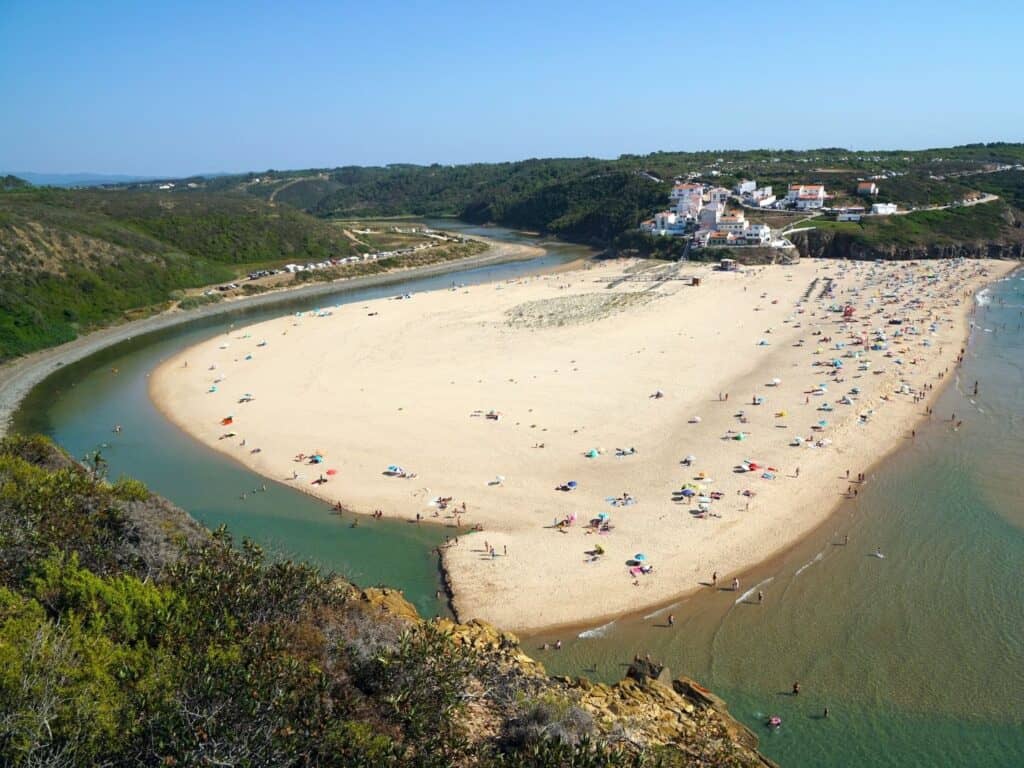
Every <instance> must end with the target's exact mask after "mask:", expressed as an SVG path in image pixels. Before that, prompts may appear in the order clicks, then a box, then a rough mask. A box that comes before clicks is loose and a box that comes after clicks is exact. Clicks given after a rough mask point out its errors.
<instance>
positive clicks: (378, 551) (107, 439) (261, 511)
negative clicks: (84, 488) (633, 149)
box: [13, 221, 590, 616]
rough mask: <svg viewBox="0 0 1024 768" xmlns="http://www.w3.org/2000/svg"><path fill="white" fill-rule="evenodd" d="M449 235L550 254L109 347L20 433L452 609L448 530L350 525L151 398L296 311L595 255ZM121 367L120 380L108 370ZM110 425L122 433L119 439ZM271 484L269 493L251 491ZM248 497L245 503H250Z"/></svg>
mask: <svg viewBox="0 0 1024 768" xmlns="http://www.w3.org/2000/svg"><path fill="white" fill-rule="evenodd" d="M430 223H432V224H434V225H435V226H439V227H440V226H443V227H444V228H446V229H449V230H452V229H458V230H460V231H464V232H466V233H468V234H477V235H484V236H487V237H490V238H493V239H497V240H503V241H508V242H524V243H529V244H533V245H541V246H542V247H544V249H545V255H544V256H542V257H540V258H537V259H533V260H531V261H528V262H513V263H508V264H498V265H493V266H487V267H480V268H476V269H469V270H462V271H459V272H452V273H448V274H446V275H439V276H436V277H430V278H423V279H418V280H405V281H402V283H401V287H399V286H398V285H390V286H379V287H375V288H368V289H362V290H356V291H339V293H338V294H336V295H329V296H318V297H316V298H308V299H296V300H292V301H288V302H284V303H281V304H276V305H274V306H273V307H264V308H258V309H240V310H238V311H235V312H231V313H228V314H224V315H219V316H216V317H211V318H206V319H203V320H200V321H197V322H195V323H192V324H189V325H184V326H178V327H176V328H170V329H167V330H165V331H159V332H156V333H153V334H148V335H146V336H140V337H138V338H135V339H132V340H130V341H127V342H125V343H123V344H119V345H117V346H114V347H111V348H110V349H107V350H105V351H103V352H100V353H98V354H96V355H93V356H92V357H89V358H88V359H86V360H82V361H80V362H79V363H76V364H73V365H69V366H66V367H65V368H62V369H60V370H59V371H58V372H56V373H54V374H53V375H52V376H51V377H49V378H48V379H47V380H46V381H45V382H43V383H42V384H40V385H39V386H38V387H36V388H35V389H34V390H33V391H32V392H31V393H30V394H29V397H28V398H26V400H25V402H24V403H23V404H22V407H21V408H20V410H19V411H18V412H17V413H16V414H15V415H14V422H13V423H14V427H15V429H17V430H19V431H22V432H39V433H43V434H46V435H49V436H50V437H52V438H53V439H54V440H56V441H57V442H58V443H59V444H60V445H62V446H64V448H65V449H67V450H68V451H69V452H70V453H71V454H72V455H74V456H77V457H83V456H85V455H86V454H87V453H89V452H91V451H94V450H96V449H100V450H101V451H102V453H103V456H104V457H105V458H106V459H108V461H109V463H110V476H111V477H112V478H116V477H118V476H119V475H122V474H123V475H129V476H132V477H137V478H139V479H141V480H143V481H145V482H146V483H147V484H148V485H149V487H150V488H151V489H152V490H154V491H155V492H157V493H159V494H161V495H163V496H166V497H167V498H169V499H171V500H172V501H174V502H175V503H176V504H178V505H179V506H181V507H183V508H184V509H186V510H188V512H189V513H191V514H192V516H193V517H195V518H196V519H197V520H199V521H200V522H202V523H203V524H204V525H206V526H208V527H216V526H219V525H221V524H226V525H227V526H228V528H229V529H230V530H231V532H232V533H233V534H234V535H235V536H236V537H237V538H241V537H248V538H251V539H253V540H255V541H256V542H258V543H259V544H261V545H262V546H264V547H265V548H266V549H267V550H268V551H269V552H272V553H273V554H275V555H276V556H282V557H293V558H297V559H302V560H306V561H310V562H314V563H316V564H318V565H320V566H321V567H323V568H325V569H326V570H329V571H334V572H338V573H341V574H343V575H345V576H346V577H348V578H351V579H352V580H354V581H355V582H356V583H358V584H360V585H363V586H370V585H373V584H389V585H392V586H397V587H400V588H402V589H403V590H404V591H405V594H406V596H407V597H408V598H409V600H410V601H411V602H412V603H413V604H415V605H416V607H417V609H419V611H420V612H421V614H423V615H424V616H433V615H436V614H438V613H443V612H444V611H445V605H444V603H443V601H442V600H439V599H438V598H437V597H436V596H435V594H436V592H437V590H438V589H439V588H440V574H439V571H438V563H437V558H436V556H434V555H433V554H432V552H431V550H432V549H433V548H434V547H436V546H437V545H438V544H439V543H441V542H442V541H443V540H444V537H445V534H448V533H451V531H449V530H447V529H445V528H442V527H440V526H432V525H414V524H409V523H405V522H399V521H394V520H370V519H367V518H363V519H361V520H360V521H359V525H358V527H356V528H353V527H351V523H352V519H353V518H352V517H351V516H346V517H345V519H342V518H341V517H339V516H336V515H333V514H331V513H330V512H329V511H328V508H327V506H326V505H325V504H324V503H323V502H319V501H316V500H314V499H312V498H310V497H308V496H305V495H303V494H300V493H297V492H295V491H293V490H290V489H288V488H286V487H284V486H282V485H278V484H276V483H266V481H265V480H264V479H262V478H260V477H259V476H258V475H256V474H254V473H253V472H251V471H249V470H248V469H245V468H244V467H242V466H241V465H239V464H237V463H235V462H233V461H231V460H230V459H228V458H226V457H224V456H222V455H220V454H217V453H216V452H214V451H211V450H209V449H208V448H206V447H204V446H202V445H200V444H199V443H197V442H195V441H194V440H192V439H191V438H189V437H188V436H186V435H184V434H183V433H182V432H180V431H179V430H178V429H177V428H175V427H173V426H172V425H171V424H170V423H169V422H168V421H167V420H166V419H164V418H163V416H162V415H161V414H160V413H159V412H158V411H157V410H156V409H155V408H154V407H153V404H152V403H151V402H150V400H149V397H148V395H147V383H148V381H147V379H148V376H149V372H150V371H152V370H153V369H154V368H155V367H156V366H157V365H159V363H160V362H161V361H162V360H164V359H166V358H168V357H170V356H171V355H173V354H175V353H176V352H177V351H179V350H181V349H183V348H185V347H188V346H191V345H192V344H196V343H198V342H199V341H202V340H203V339H207V338H210V337H211V336H215V335H217V334H222V333H224V331H225V330H226V329H227V328H228V327H229V326H230V325H231V324H232V323H233V324H235V325H241V324H248V323H255V322H259V321H261V320H265V319H268V318H271V317H279V316H280V315H282V314H287V313H289V312H295V311H304V310H309V309H313V308H314V307H325V306H330V305H333V304H339V303H349V302H356V301H365V300H367V299H372V298H378V297H381V296H393V295H395V294H396V293H400V292H406V291H425V290H432V289H439V288H446V287H448V286H450V285H451V284H452V283H453V282H459V283H466V284H473V283H483V282H491V281H494V280H501V279H507V278H511V277H516V276H519V275H522V274H525V273H528V272H535V271H538V270H541V269H545V268H550V267H554V266H557V265H559V264H562V263H565V262H568V261H571V260H574V259H578V258H581V257H584V256H587V255H589V253H590V252H589V250H588V249H585V248H581V247H579V246H571V245H566V244H563V243H550V242H547V241H541V240H537V239H534V238H529V237H526V236H523V235H520V234H518V233H515V232H513V231H511V230H506V229H502V228H498V227H487V228H480V227H474V226H471V225H465V224H462V223H460V222H452V221H443V222H440V221H438V222H430ZM113 369H117V374H116V375H115V374H114V373H112V370H113ZM114 424H120V425H121V426H122V429H123V431H122V433H121V434H119V435H117V436H116V437H115V436H114V435H113V434H112V432H111V430H112V427H113V425H114ZM264 483H266V488H267V490H266V492H263V491H259V492H257V493H252V491H253V490H254V489H257V488H260V487H261V486H263V484H264ZM243 492H246V493H247V498H246V499H245V500H242V498H241V495H242V493H243Z"/></svg>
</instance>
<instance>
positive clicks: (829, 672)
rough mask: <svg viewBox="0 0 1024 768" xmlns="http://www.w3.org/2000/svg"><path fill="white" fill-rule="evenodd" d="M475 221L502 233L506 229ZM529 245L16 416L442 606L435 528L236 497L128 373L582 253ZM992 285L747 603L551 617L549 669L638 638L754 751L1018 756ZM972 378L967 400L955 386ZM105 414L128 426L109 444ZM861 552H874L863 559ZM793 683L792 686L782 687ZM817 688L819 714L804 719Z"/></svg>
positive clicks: (1003, 286)
mask: <svg viewBox="0 0 1024 768" xmlns="http://www.w3.org/2000/svg"><path fill="white" fill-rule="evenodd" d="M446 226H449V227H450V226H451V225H450V223H446ZM481 233H483V234H487V235H489V236H492V237H500V238H507V239H520V236H517V235H515V234H514V233H510V232H507V231H504V230H497V229H490V228H488V229H487V230H481ZM546 248H547V252H548V254H547V255H546V256H545V257H544V258H543V259H541V260H537V261H534V262H528V263H520V264H512V265H503V266H499V267H491V268H486V269H482V270H472V271H468V272H466V273H460V274H457V275H447V276H443V277H439V278H432V279H429V280H423V281H412V282H410V283H409V284H408V285H403V286H402V287H401V288H398V287H397V286H392V287H390V288H378V289H374V290H370V291H360V292H353V293H350V294H347V295H346V294H343V295H339V296H338V297H337V298H336V299H325V298H319V299H316V300H307V301H304V302H303V301H300V302H294V303H292V304H291V305H279V306H278V307H276V308H272V309H262V310H258V311H250V312H243V313H240V314H236V315H232V316H224V317H221V318H215V319H210V320H206V321H203V322H202V323H201V324H199V325H195V326H187V327H182V328H177V329H171V330H168V331H165V332H161V333H158V334H153V335H151V336H147V337H143V338H140V339H135V340H133V341H131V342H128V343H126V344H123V345H121V346H119V347H116V348H114V349H111V350H108V351H106V352H104V353H101V354H99V355H97V356H95V357H93V358H90V359H89V360H87V361H83V362H82V363H80V364H77V365H74V366H69V367H68V368H67V369H63V370H61V371H60V372H59V373H57V374H55V376H53V377H51V378H50V379H49V380H48V381H47V382H44V383H43V384H42V385H40V387H38V388H37V389H36V390H34V391H33V393H32V395H31V397H30V398H29V399H28V400H27V401H26V403H25V405H24V406H23V408H22V410H21V412H20V413H19V414H18V415H17V417H16V424H17V426H19V428H22V429H34V430H37V431H43V432H45V433H47V434H50V435H52V436H53V437H54V438H55V439H57V440H58V441H59V442H60V443H61V444H62V445H64V446H65V447H67V448H68V449H69V450H71V452H72V453H74V454H76V455H83V454H85V453H86V452H88V451H90V450H93V449H94V448H95V447H97V446H98V445H100V444H102V443H109V444H110V447H109V448H105V449H104V452H105V455H107V456H108V458H109V459H110V461H111V467H112V470H113V474H114V475H115V476H116V475H117V474H118V473H125V474H131V475H134V476H137V477H139V478H141V479H143V480H145V481H146V482H147V483H149V484H150V485H151V487H152V488H153V489H154V490H156V491H157V492H159V493H161V494H163V495H166V496H168V497H169V498H171V499H172V500H174V501H175V502H177V503H178V504H180V505H181V506H183V507H184V508H186V509H187V510H189V511H190V512H191V513H192V514H193V515H195V516H196V517H197V518H198V519H199V520H201V521H202V522H204V523H206V524H207V525H218V524H220V523H227V524H228V525H229V526H230V527H231V529H232V530H233V531H234V532H235V533H236V534H238V535H247V536H251V537H252V538H254V539H256V540H257V541H259V542H260V543H262V544H264V545H265V546H267V547H270V548H272V549H273V550H274V551H275V552H277V553H284V554H291V555H293V556H295V557H300V558H303V559H307V560H312V561H314V562H317V563H319V564H321V565H323V566H325V567H327V568H331V569H335V570H338V571H341V572H343V573H345V574H347V575H349V576H351V577H352V578H354V579H356V580H357V581H359V582H360V583H363V584H370V583H377V582H382V583H388V584H391V585H393V586H398V587H401V588H403V589H404V590H405V592H406V594H407V596H409V597H410V598H411V599H412V601H413V602H414V603H415V604H416V605H417V607H418V608H419V609H420V610H421V612H423V613H424V614H425V615H432V614H435V613H438V612H440V611H442V610H443V606H441V605H440V603H439V602H438V601H437V600H436V599H435V598H434V591H435V589H436V588H437V570H436V561H435V559H434V558H433V557H432V556H431V554H430V549H431V547H433V546H434V545H436V543H437V542H438V541H439V540H441V539H443V536H444V533H445V530H444V529H437V528H432V527H427V526H423V527H420V526H415V525H410V524H406V523H398V522H389V521H361V523H360V526H359V527H358V528H355V529H353V528H350V527H349V521H348V520H339V519H338V518H337V517H335V516H332V515H330V514H328V512H327V510H326V508H325V507H324V505H323V504H321V503H319V502H315V501H313V500H311V499H309V498H307V497H305V496H302V495H300V494H297V493H295V492H294V491H291V490H289V489H287V488H284V487H278V486H276V485H275V484H269V486H268V491H267V492H266V493H262V492H260V493H256V494H250V495H249V497H248V499H247V500H245V501H242V500H241V499H240V498H239V494H240V493H241V491H243V490H250V491H251V490H252V489H253V488H254V487H256V486H258V485H260V484H261V482H262V481H261V480H260V479H258V478H257V477H256V476H255V475H253V474H252V473H251V472H249V471H247V470H245V469H243V468H241V467H240V466H238V465H237V464H234V463H233V462H231V461H230V460H228V459H226V458H225V457H222V456H220V455H219V454H215V453H213V452H211V451H209V450H207V449H205V448H204V447H202V446H200V445H198V444H197V443H195V442H193V441H191V440H190V439H189V438H187V437H185V436H184V435H182V434H181V433H179V432H178V431H177V430H176V429H174V428H173V427H171V426H170V425H169V424H168V423H167V422H166V421H165V420H164V419H163V418H162V417H161V416H160V415H159V414H158V413H157V412H156V411H155V410H154V409H153V408H152V406H151V404H150V403H149V400H148V398H147V396H146V374H147V373H148V371H150V370H152V368H153V367H154V366H155V365H157V364H158V363H159V361H160V360H161V359H164V358H165V357H167V356H169V355H171V354H173V353H174V352H175V351H177V350H179V349H181V348H182V347H184V346H187V345H191V344H193V343H196V342H197V341H199V340H201V339H204V338H208V337H209V336H211V335H215V334H217V333H220V332H223V330H224V329H225V328H226V327H227V325H228V324H229V323H231V322H234V323H236V324H237V323H241V322H255V321H257V320H261V319H264V318H266V317H271V316H275V315H279V314H282V313H284V312H287V311H294V310H295V309H308V308H310V307H312V306H313V305H314V304H315V305H318V306H323V305H327V304H329V303H337V302H340V301H358V300H364V299H366V298H369V297H371V296H380V295H392V294H394V293H397V292H399V290H401V291H405V290H424V289H427V288H430V287H445V286H447V285H450V284H451V282H452V281H453V280H457V281H459V282H467V283H468V282H481V281H486V280H493V279H500V278H502V277H511V276H514V275H516V274H522V273H524V272H527V271H534V270H536V269H538V268H541V267H544V266H552V265H555V264H558V263H561V262H564V261H567V260H570V259H571V258H575V257H578V256H579V255H580V251H579V249H574V248H572V247H569V246H558V245H557V244H547V245H546ZM1018 275H1019V273H1018ZM990 298H991V303H989V304H988V305H987V306H984V307H982V308H980V309H979V312H978V317H977V322H978V324H979V326H980V328H979V330H978V332H976V333H975V334H974V335H973V338H972V341H971V343H970V345H969V347H968V353H967V360H966V362H965V365H964V366H963V368H962V369H961V370H960V371H959V378H958V383H957V386H956V387H951V388H949V389H947V390H946V391H945V392H944V393H943V394H942V396H941V398H940V400H939V402H938V403H937V404H936V407H935V412H936V421H935V422H933V423H931V424H929V425H926V426H925V427H923V428H921V429H918V430H917V439H916V440H915V441H913V444H910V443H909V442H908V444H907V446H905V447H904V448H903V449H902V450H901V451H899V452H898V453H896V454H895V455H894V456H892V457H891V458H890V459H888V460H886V461H885V462H884V463H883V465H882V467H880V468H879V469H878V470H877V471H875V472H873V473H872V474H871V475H870V477H869V482H868V483H867V484H866V485H865V486H864V488H863V489H862V492H861V493H860V495H859V497H858V499H857V500H856V503H850V504H847V505H846V506H844V507H843V508H842V509H841V510H840V511H839V512H838V513H837V514H836V515H834V516H833V517H832V518H831V519H830V520H829V521H828V522H827V523H826V524H825V525H823V526H822V528H821V529H820V530H819V531H818V532H816V533H815V534H813V535H812V536H810V537H809V538H808V539H807V540H805V541H804V542H802V543H801V544H800V545H798V546H797V547H795V548H794V549H793V550H791V551H790V552H788V553H786V554H785V555H783V556H781V557H779V558H777V559H776V560H775V561H773V562H771V563H767V564H764V565H762V566H760V567H759V568H756V569H754V570H753V571H751V572H750V573H748V574H745V575H744V577H743V581H744V585H745V586H747V585H749V586H754V585H755V584H760V585H761V588H762V589H763V591H764V592H765V596H766V601H765V603H764V604H763V605H756V604H749V603H745V602H740V603H736V602H735V601H736V599H737V597H738V596H737V595H736V594H734V593H731V592H717V591H711V590H707V591H706V592H703V593H701V594H698V595H695V596H693V597H691V598H688V599H687V600H685V601H683V602H682V603H680V604H677V605H675V606H673V607H672V608H671V609H669V610H671V611H672V612H673V613H674V614H675V616H676V624H675V626H674V627H672V628H669V627H667V626H665V616H666V614H667V611H663V612H654V611H651V612H648V615H647V617H646V618H645V617H642V616H638V617H633V618H628V619H620V620H618V621H616V622H614V623H613V624H612V625H611V626H609V627H602V628H589V631H587V632H585V633H584V630H585V629H587V628H580V629H577V630H576V631H574V632H572V633H567V632H560V633H559V634H558V637H559V638H560V639H562V640H563V643H564V647H563V649H562V650H561V651H558V652H541V651H537V652H536V653H535V655H537V656H538V657H540V658H542V659H543V661H544V662H545V664H546V665H547V667H548V668H549V669H550V670H551V671H553V672H557V673H565V674H587V675H589V676H592V677H595V678H600V679H605V680H616V679H618V678H620V677H621V676H622V673H623V671H624V669H625V665H626V663H627V662H628V660H629V659H630V658H632V656H633V655H634V654H636V653H650V654H651V655H652V656H653V657H654V658H657V659H660V660H662V661H664V662H666V663H668V664H669V665H670V667H671V668H672V670H673V671H675V672H680V673H684V674H688V675H691V676H693V677H696V678H697V679H699V680H701V681H702V682H704V683H705V684H706V685H708V686H709V687H711V688H713V689H714V690H715V691H716V692H717V693H720V694H721V695H722V696H723V697H724V698H725V699H726V700H727V701H728V703H729V706H730V709H731V711H732V712H733V714H734V715H735V716H737V717H738V718H739V719H741V720H743V721H744V722H746V723H747V724H748V725H750V726H751V727H752V728H753V729H754V730H755V732H757V733H758V734H760V735H761V737H762V748H763V750H764V751H765V752H766V753H767V754H768V755H769V756H771V757H773V758H774V759H776V760H778V761H779V762H781V763H782V764H783V765H786V766H818V765H828V766H918V765H928V766H931V765H934V766H981V767H982V768H985V767H987V766H993V767H994V766H1017V765H1022V766H1024V704H1022V702H1024V584H1022V581H1021V574H1022V566H1024V480H1022V476H1021V470H1020V468H1021V467H1022V466H1024V440H1022V439H1021V430H1022V427H1024V331H1021V330H1020V325H1021V324H1022V323H1024V316H1022V315H1021V312H1024V280H1022V279H1021V278H1020V277H1019V276H1017V277H1014V278H1013V279H1012V280H1010V281H1006V282H1002V283H999V284H997V285H996V286H994V287H993V289H992V291H991V296H990ZM984 328H990V329H992V330H993V331H994V332H993V333H985V332H984V330H983V329H984ZM111 368H117V369H119V373H118V374H117V375H113V374H112V373H111V371H110V369H111ZM975 380H978V381H979V382H980V394H979V396H978V397H977V398H975V397H972V396H968V395H965V394H964V392H970V390H971V389H972V388H973V383H974V381H975ZM972 401H973V402H972ZM953 412H955V413H956V414H957V418H958V419H963V420H964V422H965V425H964V428H963V429H961V430H960V431H958V432H953V431H952V429H951V425H950V424H949V422H948V421H942V419H944V418H945V417H946V416H947V414H951V413H953ZM114 423H120V424H122V425H123V426H124V432H123V434H122V435H120V436H119V437H118V438H117V439H116V441H115V440H112V439H111V438H112V435H111V434H110V427H111V425H112V424H114ZM847 534H848V535H849V537H850V543H849V544H848V545H846V546H843V545H842V540H843V536H844V535H847ZM876 547H878V548H880V549H881V550H882V551H883V552H884V553H886V558H885V559H884V560H878V559H876V558H874V557H870V556H869V555H870V553H871V552H872V551H874V550H875V548H876ZM579 634H584V635H585V636H584V637H582V638H580V637H577V635H579ZM553 637H554V636H551V635H548V636H544V637H536V638H529V639H527V641H526V644H527V647H528V649H529V648H530V646H534V645H539V644H540V643H541V642H542V641H543V640H548V639H553ZM795 680H799V681H800V683H801V686H802V693H801V695H800V696H799V697H793V696H790V695H788V692H789V690H790V687H791V686H792V683H793V682H794V681H795ZM826 705H827V706H828V707H829V709H830V716H829V718H828V719H824V718H822V717H821V714H822V712H823V710H824V707H825V706H826ZM773 714H777V715H779V716H780V717H782V718H783V726H782V728H781V729H779V730H778V731H776V732H771V733H769V732H768V731H767V730H766V729H765V728H764V727H763V722H764V720H765V718H767V717H768V716H770V715H773Z"/></svg>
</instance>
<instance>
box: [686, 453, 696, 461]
mask: <svg viewBox="0 0 1024 768" xmlns="http://www.w3.org/2000/svg"><path fill="white" fill-rule="evenodd" d="M696 460H697V457H696V456H694V455H693V454H692V453H690V454H687V456H686V458H685V459H683V461H689V462H694V461H696Z"/></svg>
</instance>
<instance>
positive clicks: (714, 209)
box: [698, 203, 725, 229]
mask: <svg viewBox="0 0 1024 768" xmlns="http://www.w3.org/2000/svg"><path fill="white" fill-rule="evenodd" d="M723 210H725V206H723V205H722V204H721V203H714V204H712V205H707V206H705V207H704V208H703V209H702V210H701V212H700V216H699V217H698V219H699V222H700V228H701V229H715V228H716V227H717V226H718V217H719V216H721V215H722V211H723Z"/></svg>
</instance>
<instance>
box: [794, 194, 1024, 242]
mask: <svg viewBox="0 0 1024 768" xmlns="http://www.w3.org/2000/svg"><path fill="white" fill-rule="evenodd" d="M1006 216H1007V206H1006V204H1005V203H1003V202H1002V201H999V202H995V203H984V204H981V205H975V206H970V207H966V208H952V209H949V210H944V211H917V212H915V213H909V214H907V215H906V216H872V217H867V218H865V219H863V220H862V221H861V222H859V223H855V222H835V221H821V220H815V221H813V222H811V224H812V225H813V226H815V227H816V228H818V229H820V230H823V231H829V232H841V233H845V234H848V235H851V236H853V237H854V238H855V239H857V240H859V241H860V242H863V243H865V244H868V245H874V246H882V245H888V244H892V245H897V246H904V247H906V246H928V245H946V244H950V243H957V242H980V241H996V240H999V239H1007V238H1010V237H1016V236H1017V235H1016V233H1015V232H1014V231H1013V228H1012V227H1011V225H1009V224H1008V223H1007V218H1006Z"/></svg>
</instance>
